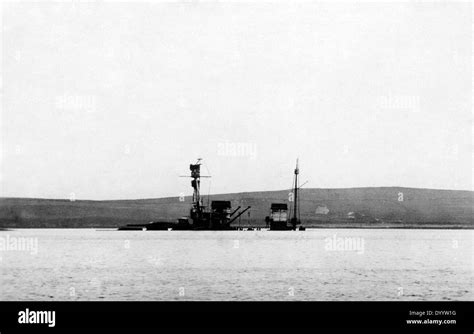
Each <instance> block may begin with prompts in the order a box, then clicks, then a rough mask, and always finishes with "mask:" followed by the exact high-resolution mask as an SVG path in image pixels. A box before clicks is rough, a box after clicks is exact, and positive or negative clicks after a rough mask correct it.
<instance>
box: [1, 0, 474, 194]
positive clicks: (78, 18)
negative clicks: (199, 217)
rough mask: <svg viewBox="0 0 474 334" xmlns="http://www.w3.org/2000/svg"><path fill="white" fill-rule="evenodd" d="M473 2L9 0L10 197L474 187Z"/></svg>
mask: <svg viewBox="0 0 474 334" xmlns="http://www.w3.org/2000/svg"><path fill="white" fill-rule="evenodd" d="M471 13H472V11H471V7H470V4H469V3H457V4H448V3H438V4H430V3H420V2H416V3H399V4H388V3H383V4H375V3H355V2H354V3H352V2H343V3H338V4H334V3H330V2H328V3H319V4H314V3H313V4H311V3H305V2H300V3H292V4H290V3H289V2H288V3H287V2H280V3H277V2H273V3H272V2H270V3H265V4H250V3H198V2H192V3H182V4H179V3H161V4H153V3H126V2H124V3H114V2H112V3H107V2H105V3H104V2H102V3H77V2H76V3H74V4H73V3H71V2H68V3H60V2H50V3H48V4H46V3H36V4H35V3H10V4H3V22H2V26H3V34H2V42H3V45H2V46H3V50H2V57H3V59H2V64H3V65H2V72H3V77H2V79H3V80H2V93H3V97H2V110H1V139H2V160H1V184H0V186H1V187H0V190H1V192H0V195H1V196H15V197H43V198H69V197H70V194H71V193H74V196H75V198H77V199H132V198H153V197H162V196H178V195H179V194H180V193H185V194H190V193H191V190H192V189H191V187H190V184H189V179H183V178H179V175H187V174H188V173H189V169H188V168H189V164H190V163H193V162H194V161H195V160H196V159H197V158H198V157H199V158H203V159H204V162H205V164H206V167H203V173H204V174H207V173H208V172H209V173H210V174H211V175H212V179H211V180H212V184H210V183H209V181H208V180H206V181H203V185H202V188H203V191H204V192H206V193H207V192H208V189H209V186H210V187H211V192H212V193H225V192H242V191H260V190H280V189H287V188H289V187H290V185H291V182H292V172H293V168H294V164H295V160H296V158H297V157H299V159H300V165H301V166H300V167H301V179H302V181H305V180H309V183H308V184H307V187H315V188H341V187H369V186H370V187H372V186H405V187H420V188H441V189H471V185H472V155H471V152H472V141H471V139H472V118H471V95H472V90H471V89H472V86H471V79H472V70H471V61H472V52H471V46H472V45H471V44H472V43H471V31H472V30H471V29H472V20H471Z"/></svg>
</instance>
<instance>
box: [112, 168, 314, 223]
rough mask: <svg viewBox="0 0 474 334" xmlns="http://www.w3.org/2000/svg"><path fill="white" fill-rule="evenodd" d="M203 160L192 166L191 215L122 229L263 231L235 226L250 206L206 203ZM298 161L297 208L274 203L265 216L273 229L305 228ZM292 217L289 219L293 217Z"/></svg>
mask: <svg viewBox="0 0 474 334" xmlns="http://www.w3.org/2000/svg"><path fill="white" fill-rule="evenodd" d="M201 160H202V159H198V160H197V162H196V163H194V164H190V165H189V170H190V171H191V175H190V176H184V177H190V178H191V186H192V188H193V198H192V204H191V208H190V210H189V216H186V217H181V218H178V219H177V221H176V222H164V221H155V222H150V223H144V224H127V225H125V226H120V227H119V228H118V230H119V231H130V230H132V231H133V230H135V231H148V230H149V231H153V230H177V231H199V230H200V231H229V230H247V231H252V230H261V229H262V226H248V227H246V228H241V227H240V226H238V227H237V226H232V225H231V224H232V223H233V222H234V221H236V220H237V219H238V218H239V217H240V216H242V215H243V214H244V213H245V212H247V211H248V210H250V208H251V207H250V206H247V207H246V208H245V209H243V210H241V208H242V207H241V206H238V207H237V208H236V209H235V210H232V206H231V201H223V200H214V201H212V202H211V203H210V205H208V206H205V205H203V200H202V196H201V191H200V188H201V178H206V177H210V176H208V175H201ZM298 174H299V167H298V160H296V168H295V171H294V186H293V189H292V193H291V195H292V198H291V199H290V202H291V201H292V202H293V207H292V208H290V209H292V211H291V210H290V212H288V205H287V204H286V203H272V204H271V207H270V216H267V217H265V222H266V227H267V228H268V229H269V230H270V231H289V230H300V231H304V230H305V227H303V226H298V225H301V220H300V210H299V196H298V190H299V188H301V186H298ZM290 216H291V218H290V219H289V217H290Z"/></svg>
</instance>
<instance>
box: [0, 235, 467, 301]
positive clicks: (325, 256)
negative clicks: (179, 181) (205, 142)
mask: <svg viewBox="0 0 474 334" xmlns="http://www.w3.org/2000/svg"><path fill="white" fill-rule="evenodd" d="M22 238H26V239H23V241H27V240H29V241H30V242H32V243H31V244H30V246H29V248H24V249H21V250H18V249H17V250H14V249H12V248H14V246H12V245H13V244H12V243H14V242H17V243H18V242H22V241H21V239H22ZM473 238H474V231H470V230H369V229H364V230H361V229H338V230H336V229H315V230H307V231H275V232H270V231H226V232H183V231H147V232H142V231H114V230H94V229H21V230H12V231H3V232H0V242H3V248H2V249H3V250H2V251H0V257H1V259H0V271H1V276H0V299H1V300H473V299H474V293H473V272H474V264H473V263H474V262H473ZM35 240H36V241H35ZM35 242H37V248H36V250H35V246H34V243H35ZM7 243H8V245H7ZM0 245H2V244H0ZM17 245H18V244H17ZM7 247H9V248H7ZM18 247H19V246H17V248H18ZM25 247H27V246H25ZM5 248H7V249H5Z"/></svg>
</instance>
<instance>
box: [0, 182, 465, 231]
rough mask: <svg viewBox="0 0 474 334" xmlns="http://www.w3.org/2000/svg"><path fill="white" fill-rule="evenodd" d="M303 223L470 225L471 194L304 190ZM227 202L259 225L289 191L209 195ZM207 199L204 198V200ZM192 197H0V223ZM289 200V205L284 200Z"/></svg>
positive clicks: (129, 213) (159, 215) (48, 220)
mask: <svg viewBox="0 0 474 334" xmlns="http://www.w3.org/2000/svg"><path fill="white" fill-rule="evenodd" d="M300 195H301V196H300V197H301V201H300V206H301V219H302V221H303V223H304V225H306V226H325V227H327V226H334V227H365V226H371V227H397V226H399V227H453V228H456V227H457V228H459V227H463V228H473V227H474V219H473V216H472V208H473V204H474V201H473V192H471V191H454V190H431V189H413V188H399V187H388V188H351V189H303V190H301V192H300ZM212 199H223V200H225V199H227V200H231V201H232V206H233V207H234V208H236V207H237V206H238V205H241V206H242V207H246V206H248V205H250V206H252V209H251V210H250V215H248V214H247V213H245V214H244V215H243V216H242V217H241V222H240V223H241V224H242V225H247V224H253V225H257V224H259V225H264V224H265V223H264V218H265V216H267V215H268V213H269V208H270V204H271V203H272V202H287V203H288V191H268V192H249V193H238V194H223V195H213V196H211V200H212ZM206 202H207V198H206ZM190 203H191V198H190V197H186V198H185V200H184V202H180V201H179V198H177V197H174V198H159V199H143V200H120V201H74V202H71V201H69V200H50V199H27V198H0V227H3V228H9V227H10V228H14V227H17V228H21V227H117V226H119V225H124V224H132V223H146V222H150V221H153V220H165V221H175V220H176V218H178V217H180V216H185V215H187V214H188V211H189V207H190ZM289 204H291V203H289Z"/></svg>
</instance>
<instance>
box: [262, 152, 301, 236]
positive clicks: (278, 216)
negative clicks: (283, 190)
mask: <svg viewBox="0 0 474 334" xmlns="http://www.w3.org/2000/svg"><path fill="white" fill-rule="evenodd" d="M299 173H300V169H299V167H298V160H296V168H295V176H294V183H293V185H294V186H293V192H292V193H291V195H292V198H291V200H292V201H293V212H290V214H288V204H286V203H272V204H271V206H270V215H269V216H267V217H265V223H266V225H267V227H269V228H270V231H288V230H297V229H298V230H300V231H304V230H306V228H305V227H304V226H298V227H297V225H301V220H300V208H299V197H298V190H299V189H300V188H301V186H299V185H298V175H299ZM289 216H292V217H291V219H288V217H289Z"/></svg>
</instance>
